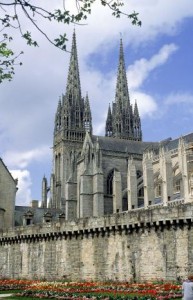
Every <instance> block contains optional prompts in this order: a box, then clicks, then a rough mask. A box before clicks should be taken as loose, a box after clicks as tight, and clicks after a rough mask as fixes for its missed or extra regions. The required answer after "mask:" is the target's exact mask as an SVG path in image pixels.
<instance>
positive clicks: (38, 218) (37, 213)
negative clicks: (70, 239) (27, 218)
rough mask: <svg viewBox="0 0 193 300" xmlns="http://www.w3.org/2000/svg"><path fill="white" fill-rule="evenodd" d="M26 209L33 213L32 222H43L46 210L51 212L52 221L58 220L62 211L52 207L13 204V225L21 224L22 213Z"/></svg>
mask: <svg viewBox="0 0 193 300" xmlns="http://www.w3.org/2000/svg"><path fill="white" fill-rule="evenodd" d="M28 211H31V212H32V213H33V222H34V224H41V223H43V217H44V214H45V213H47V212H48V213H51V215H52V220H53V221H56V220H58V217H59V215H60V214H61V213H62V210H60V209H54V208H41V207H38V208H32V207H29V206H15V226H22V225H23V215H24V214H25V213H26V212H28Z"/></svg>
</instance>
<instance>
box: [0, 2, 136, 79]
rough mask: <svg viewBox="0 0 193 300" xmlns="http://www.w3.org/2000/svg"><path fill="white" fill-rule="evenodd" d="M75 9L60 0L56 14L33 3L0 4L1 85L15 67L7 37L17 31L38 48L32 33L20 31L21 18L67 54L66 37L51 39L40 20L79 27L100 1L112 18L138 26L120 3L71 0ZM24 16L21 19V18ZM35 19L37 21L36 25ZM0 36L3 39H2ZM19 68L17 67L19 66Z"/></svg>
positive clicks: (27, 41)
mask: <svg viewBox="0 0 193 300" xmlns="http://www.w3.org/2000/svg"><path fill="white" fill-rule="evenodd" d="M71 1H72V2H73V3H74V5H75V7H76V12H75V13H72V12H71V11H69V10H68V9H67V8H66V7H67V3H66V0H61V4H62V6H61V7H62V8H61V9H55V10H53V11H52V10H50V11H49V10H48V9H46V0H45V6H44V7H43V6H38V5H36V4H35V3H37V2H36V1H34V0H0V24H1V25H0V26H1V27H0V83H1V82H3V80H5V79H8V80H11V79H12V77H13V75H14V66H15V64H18V63H16V60H17V58H18V56H19V55H20V54H21V53H19V54H17V55H15V56H14V53H13V51H12V50H11V49H10V47H9V46H8V44H9V43H10V42H11V41H12V37H8V34H9V32H10V31H13V30H17V31H19V32H20V35H21V37H22V38H23V39H25V40H26V43H27V44H28V45H30V46H34V47H37V46H38V41H36V40H35V39H34V38H33V37H32V35H31V33H30V32H29V31H28V30H27V31H25V32H24V31H23V28H22V25H21V18H22V17H23V16H24V17H25V18H26V19H27V20H28V21H29V22H30V23H31V24H32V25H33V27H34V28H35V29H36V30H37V31H38V32H40V33H41V34H42V35H43V36H44V37H45V38H46V39H47V40H48V41H49V42H50V43H51V44H52V45H54V46H55V47H57V48H59V49H61V50H64V51H67V49H66V42H67V40H68V39H67V36H66V34H65V33H64V34H63V35H62V34H60V35H59V36H58V37H56V38H55V39H52V38H51V37H50V36H49V33H47V32H46V31H45V30H44V29H43V28H42V27H41V20H46V21H48V22H57V23H63V24H65V25H69V24H71V23H73V24H79V25H83V23H82V22H85V20H86V19H87V17H88V15H90V14H91V13H92V12H93V10H94V7H93V5H94V3H95V2H96V1H99V2H100V4H101V5H102V6H104V7H107V8H108V9H109V10H110V11H111V13H112V15H113V16H115V17H116V18H120V17H121V16H124V17H126V18H129V19H130V20H131V23H132V24H133V25H137V26H141V21H140V20H139V19H138V13H136V12H132V13H127V12H126V11H124V2H123V1H120V0H71ZM22 14H23V16H22ZM37 17H38V21H37ZM1 35H2V36H1ZM19 64H20V63H19Z"/></svg>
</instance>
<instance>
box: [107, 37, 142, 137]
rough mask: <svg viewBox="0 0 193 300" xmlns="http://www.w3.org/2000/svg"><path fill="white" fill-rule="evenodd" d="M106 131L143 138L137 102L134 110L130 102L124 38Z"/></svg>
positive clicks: (122, 135)
mask: <svg viewBox="0 0 193 300" xmlns="http://www.w3.org/2000/svg"><path fill="white" fill-rule="evenodd" d="M105 131H106V134H105V135H106V136H109V137H110V136H111V137H117V138H121V139H128V140H137V141H141V140H142V132H141V121H140V117H139V113H138V108H137V103H136V104H135V108H134V111H133V109H132V106H131V104H130V97H129V91H128V85H127V76H126V69H125V60H124V53H123V43H122V39H121V41H120V53H119V65H118V73H117V84H116V93H115V102H113V103H112V109H111V107H109V109H108V114H107V120H106V130H105Z"/></svg>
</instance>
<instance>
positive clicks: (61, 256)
mask: <svg viewBox="0 0 193 300" xmlns="http://www.w3.org/2000/svg"><path fill="white" fill-rule="evenodd" d="M192 249H193V204H183V203H180V202H176V203H175V202H173V203H170V204H169V205H168V207H163V206H157V207H151V208H147V209H138V210H133V211H132V212H125V213H120V214H114V215H111V216H106V217H100V218H87V219H80V220H77V222H75V221H71V222H62V223H53V224H45V225H41V226H34V225H30V226H28V227H25V228H24V227H18V228H15V229H14V230H13V231H6V232H5V231H4V232H3V233H1V235H0V276H1V277H9V278H31V279H32V278H33V279H34V278H40V279H42V278H45V279H48V280H54V279H69V280H103V281H104V280H116V281H128V280H136V281H139V280H144V279H145V280H148V279H155V278H165V279H177V278H179V277H183V278H184V277H185V276H186V275H187V273H188V272H193V251H192Z"/></svg>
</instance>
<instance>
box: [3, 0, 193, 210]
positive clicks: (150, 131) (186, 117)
mask: <svg viewBox="0 0 193 300" xmlns="http://www.w3.org/2000/svg"><path fill="white" fill-rule="evenodd" d="M40 2H41V3H42V4H44V3H45V1H43V0H41V1H38V3H40ZM61 2H62V0H57V1H54V4H53V1H52V0H48V1H47V2H46V5H47V6H48V8H49V7H50V8H51V7H53V5H57V6H59V5H61ZM97 2H98V1H97ZM125 2H126V1H125ZM41 3H40V4H41ZM67 5H68V6H69V8H70V9H73V7H72V5H73V1H72V0H68V1H67ZM127 5H128V7H125V9H129V11H133V10H135V11H138V12H139V16H140V18H141V20H142V27H141V28H138V27H134V26H132V25H131V24H130V22H129V21H128V20H127V19H126V18H121V19H119V20H116V19H114V18H113V17H112V16H111V13H110V12H109V11H108V9H105V8H103V7H101V6H100V5H98V4H97V3H96V5H95V7H94V10H93V13H92V14H91V16H90V17H89V19H88V21H87V23H88V25H86V26H76V36H77V47H78V57H79V68H80V79H81V87H82V96H85V95H86V92H88V95H89V98H90V104H91V109H92V116H93V127H94V134H98V135H103V133H104V126H105V118H106V113H107V109H108V103H109V102H110V103H111V102H112V101H113V100H114V95H115V83H116V73H117V65H118V54H119V42H120V33H121V36H122V39H123V45H124V52H125V62H126V68H127V75H128V87H129V91H130V98H131V102H132V103H134V100H135V99H137V101H138V106H139V111H140V115H141V119H142V129H143V139H144V140H145V141H160V140H163V139H165V138H168V137H172V138H176V137H178V136H181V135H185V134H187V133H189V132H192V131H193V123H192V116H193V84H192V72H193V54H192V52H193V51H192V48H193V3H192V0H185V1H184V0H175V5H174V1H173V0H156V1H155V0H153V1H152V0H143V1H139V0H137V1H136V0H132V1H130V4H127ZM54 7H55V6H54ZM22 21H23V26H24V27H26V28H27V29H28V30H29V31H31V32H32V34H34V36H35V37H36V38H37V39H38V41H39V45H40V47H39V48H37V49H36V48H31V47H27V46H26V45H25V44H24V42H23V41H22V40H21V39H20V37H19V33H16V32H15V33H14V41H13V47H14V49H15V51H16V52H17V51H20V50H24V55H23V56H22V58H21V59H22V61H23V66H22V67H18V68H17V69H16V75H15V77H14V80H13V81H12V82H10V83H3V84H1V86H0V91H1V93H0V94H1V97H0V103H1V110H0V145H1V148H0V156H1V157H2V158H3V160H4V162H5V164H6V165H7V166H8V168H9V169H10V170H11V172H12V174H13V176H14V177H15V178H17V177H18V179H19V190H18V193H17V204H19V205H24V204H25V205H27V204H29V202H30V200H31V199H38V200H40V199H41V180H42V177H43V176H44V174H45V175H46V176H47V177H48V179H49V176H50V173H51V163H52V143H53V128H54V114H55V111H56V108H57V103H58V100H59V96H60V95H61V94H62V93H65V87H66V76H67V72H68V65H69V53H65V52H62V51H60V50H58V49H56V48H54V47H53V46H51V45H50V44H49V43H48V42H47V41H46V40H45V39H44V37H43V36H41V35H40V34H39V33H37V32H36V31H35V29H34V28H32V27H31V25H30V24H29V23H27V22H26V20H25V19H23V20H22ZM42 26H45V30H47V31H48V32H49V34H50V35H51V36H57V35H58V34H59V33H61V32H64V31H65V32H67V34H68V37H69V44H68V46H69V49H70V48H71V37H72V32H73V29H74V26H68V27H64V26H61V25H54V24H48V25H46V24H42Z"/></svg>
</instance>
